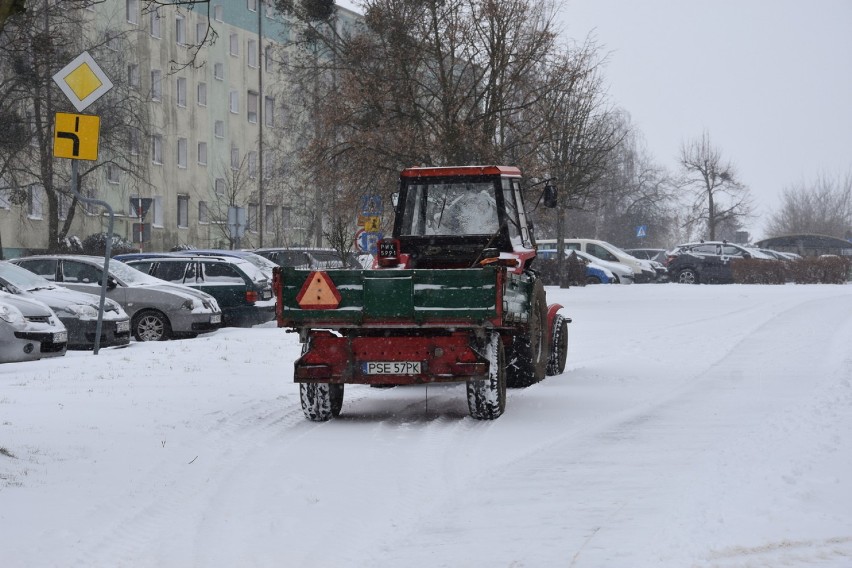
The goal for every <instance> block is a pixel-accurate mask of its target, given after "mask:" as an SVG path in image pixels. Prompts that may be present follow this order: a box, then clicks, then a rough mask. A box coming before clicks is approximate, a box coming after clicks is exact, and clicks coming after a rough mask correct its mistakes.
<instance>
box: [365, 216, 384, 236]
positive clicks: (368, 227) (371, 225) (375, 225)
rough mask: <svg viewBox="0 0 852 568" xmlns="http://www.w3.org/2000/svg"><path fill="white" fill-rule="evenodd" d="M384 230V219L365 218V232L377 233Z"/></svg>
mask: <svg viewBox="0 0 852 568" xmlns="http://www.w3.org/2000/svg"><path fill="white" fill-rule="evenodd" d="M381 228H382V218H381V217H365V218H364V230H365V231H367V232H368V233H377V232H379V231H380V230H381Z"/></svg>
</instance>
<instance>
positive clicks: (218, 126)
mask: <svg viewBox="0 0 852 568" xmlns="http://www.w3.org/2000/svg"><path fill="white" fill-rule="evenodd" d="M213 135H214V136H216V138H224V137H225V123H224V122H222V121H221V120H217V121H216V122H214V123H213Z"/></svg>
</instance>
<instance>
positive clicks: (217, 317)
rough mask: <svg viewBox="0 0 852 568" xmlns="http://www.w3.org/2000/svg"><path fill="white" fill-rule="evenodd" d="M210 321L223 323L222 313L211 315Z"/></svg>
mask: <svg viewBox="0 0 852 568" xmlns="http://www.w3.org/2000/svg"><path fill="white" fill-rule="evenodd" d="M210 323H222V315H221V314H216V315H212V316H210Z"/></svg>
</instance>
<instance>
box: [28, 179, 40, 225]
mask: <svg viewBox="0 0 852 568" xmlns="http://www.w3.org/2000/svg"><path fill="white" fill-rule="evenodd" d="M27 216H28V217H29V218H30V219H41V218H42V217H43V216H44V188H43V187H41V186H40V185H31V186H29V187H28V188H27Z"/></svg>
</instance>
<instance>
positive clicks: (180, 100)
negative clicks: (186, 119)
mask: <svg viewBox="0 0 852 568" xmlns="http://www.w3.org/2000/svg"><path fill="white" fill-rule="evenodd" d="M177 106H179V107H186V77H178V78H177Z"/></svg>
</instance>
